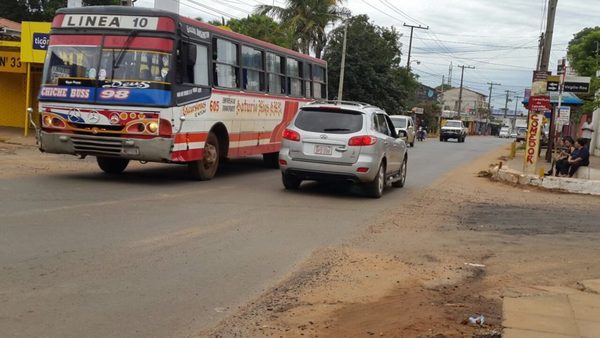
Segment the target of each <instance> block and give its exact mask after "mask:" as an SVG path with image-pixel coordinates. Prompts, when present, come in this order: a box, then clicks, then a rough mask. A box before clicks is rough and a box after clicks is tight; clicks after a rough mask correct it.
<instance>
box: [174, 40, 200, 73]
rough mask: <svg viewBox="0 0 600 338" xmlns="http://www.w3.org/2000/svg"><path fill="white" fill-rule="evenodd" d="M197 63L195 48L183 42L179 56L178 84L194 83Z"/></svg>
mask: <svg viewBox="0 0 600 338" xmlns="http://www.w3.org/2000/svg"><path fill="white" fill-rule="evenodd" d="M195 63H196V48H195V46H194V45H193V44H190V43H187V42H181V44H180V45H179V51H178V55H177V83H194V64H195Z"/></svg>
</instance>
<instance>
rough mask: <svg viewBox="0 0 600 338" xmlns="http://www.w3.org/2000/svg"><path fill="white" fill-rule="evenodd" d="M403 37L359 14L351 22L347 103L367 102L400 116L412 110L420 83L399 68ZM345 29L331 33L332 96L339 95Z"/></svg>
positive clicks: (327, 53)
mask: <svg viewBox="0 0 600 338" xmlns="http://www.w3.org/2000/svg"><path fill="white" fill-rule="evenodd" d="M399 38H400V35H399V33H398V32H397V31H396V30H395V29H394V28H385V27H379V26H375V25H373V24H372V23H370V22H369V17H368V16H366V15H360V16H355V17H352V18H351V19H349V20H348V36H347V39H348V41H347V49H346V69H345V75H344V91H343V99H344V100H355V101H363V102H368V103H371V104H374V105H377V106H379V107H381V108H384V109H385V110H386V111H387V112H388V113H389V114H399V113H402V112H404V111H406V110H408V109H409V108H411V107H412V104H413V103H414V98H415V91H416V89H417V88H418V83H417V81H416V79H415V77H414V75H413V74H412V73H410V72H409V71H407V70H406V68H403V67H400V55H401V52H400V48H401V45H400V43H399ZM343 39H344V28H343V27H338V28H336V29H334V30H333V31H332V32H331V33H330V37H329V41H328V43H327V48H326V49H325V54H324V59H325V60H326V61H327V63H328V65H327V68H328V82H329V84H328V85H329V93H330V95H331V96H332V97H334V96H336V94H337V92H338V82H339V74H340V60H341V54H342V43H343Z"/></svg>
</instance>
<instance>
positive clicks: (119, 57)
mask: <svg viewBox="0 0 600 338" xmlns="http://www.w3.org/2000/svg"><path fill="white" fill-rule="evenodd" d="M138 32H139V31H136V30H132V31H131V32H129V34H128V35H127V40H125V44H124V45H123V48H121V50H119V54H118V55H117V58H116V59H115V50H114V49H113V53H112V59H113V65H112V69H113V71H112V73H113V74H112V75H113V76H111V78H112V77H114V72H115V68H119V67H120V66H121V61H123V57H124V56H125V51H127V50H128V49H129V44H130V43H131V40H132V39H133V38H134V37H135V36H136V35H137V33H138Z"/></svg>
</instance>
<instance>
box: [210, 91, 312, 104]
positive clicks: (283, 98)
mask: <svg viewBox="0 0 600 338" xmlns="http://www.w3.org/2000/svg"><path fill="white" fill-rule="evenodd" d="M212 92H213V93H214V94H224V95H239V96H251V97H259V98H261V99H272V100H288V101H297V102H313V101H315V99H307V98H303V97H293V96H277V95H272V94H266V93H251V92H240V91H235V90H223V89H216V88H215V89H213V90H212Z"/></svg>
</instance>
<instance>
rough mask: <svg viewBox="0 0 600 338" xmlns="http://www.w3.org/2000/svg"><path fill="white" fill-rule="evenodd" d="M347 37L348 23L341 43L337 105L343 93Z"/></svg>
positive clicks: (340, 101)
mask: <svg viewBox="0 0 600 338" xmlns="http://www.w3.org/2000/svg"><path fill="white" fill-rule="evenodd" d="M347 36H348V21H347V20H346V23H345V24H344V42H343V43H342V61H341V66H340V82H339V84H338V96H337V102H338V104H341V103H342V94H343V92H344V68H345V67H346V38H347Z"/></svg>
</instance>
